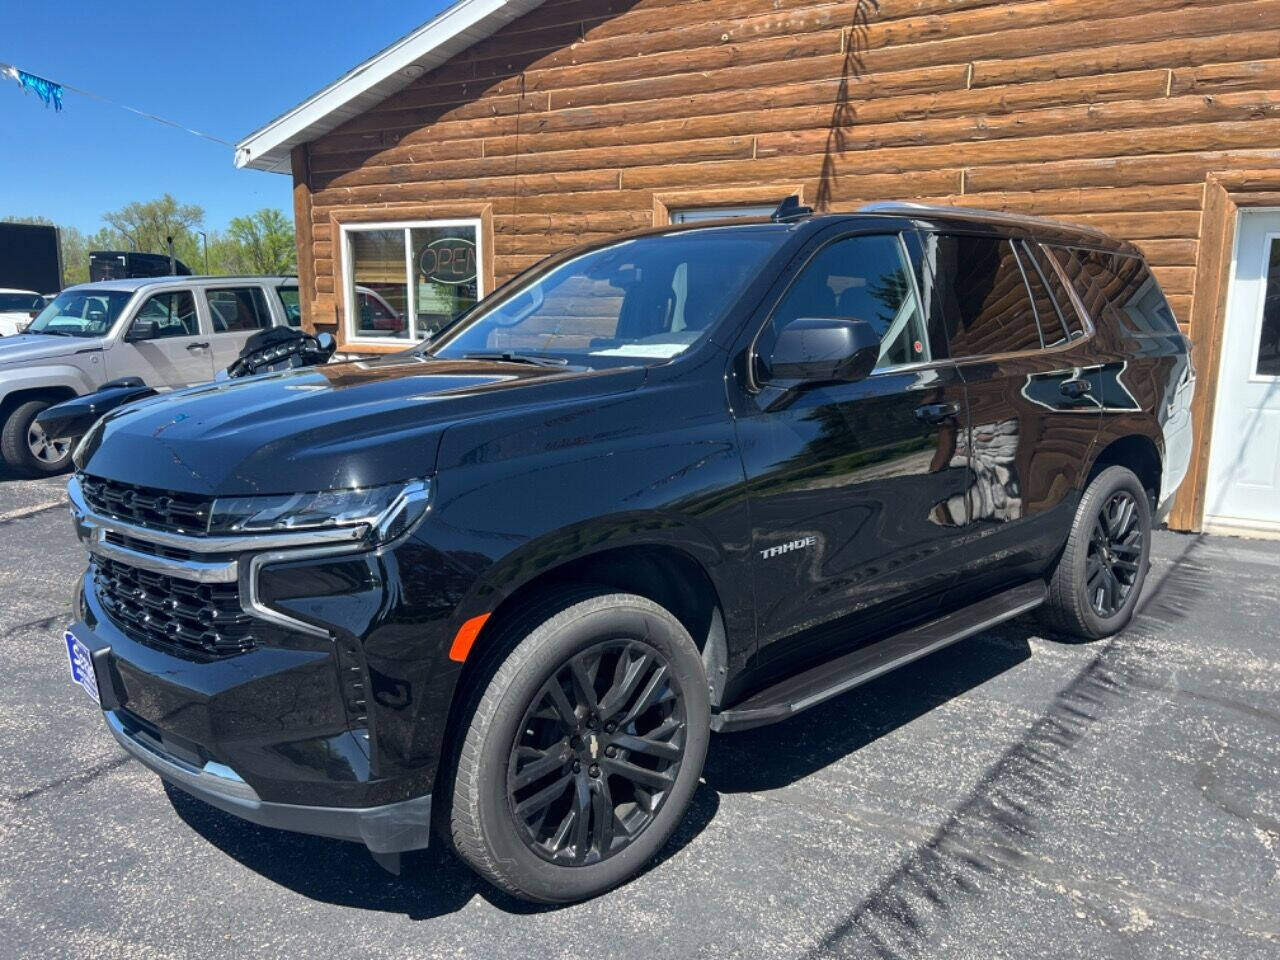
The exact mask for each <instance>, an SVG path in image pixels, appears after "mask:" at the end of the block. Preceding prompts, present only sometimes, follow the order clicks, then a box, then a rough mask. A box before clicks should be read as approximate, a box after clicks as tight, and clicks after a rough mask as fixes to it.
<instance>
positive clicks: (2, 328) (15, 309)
mask: <svg viewBox="0 0 1280 960" xmlns="http://www.w3.org/2000/svg"><path fill="white" fill-rule="evenodd" d="M44 306H45V299H44V297H42V296H40V294H38V293H36V292H35V291H34V290H10V289H0V337H14V336H17V335H18V334H19V333H21V332H22V331H23V330H25V329H26V328H27V324H29V323H30V322H31V321H32V320H34V319H35V318H36V315H37V314H38V313H39V312H40V311H41V310H43V309H44Z"/></svg>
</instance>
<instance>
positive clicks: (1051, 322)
mask: <svg viewBox="0 0 1280 960" xmlns="http://www.w3.org/2000/svg"><path fill="white" fill-rule="evenodd" d="M1014 248H1015V249H1016V250H1017V252H1018V259H1019V260H1020V261H1021V262H1022V275H1023V277H1024V278H1025V279H1026V281H1027V286H1028V287H1029V288H1030V289H1031V305H1032V306H1033V307H1035V311H1036V319H1037V320H1038V321H1040V338H1041V339H1042V340H1043V341H1044V345H1045V346H1046V347H1056V346H1058V345H1059V344H1063V343H1066V342H1067V340H1068V339H1070V334H1069V332H1068V331H1067V324H1066V321H1064V320H1063V319H1062V311H1061V310H1059V309H1058V303H1057V301H1056V300H1055V299H1054V296H1053V294H1052V293H1050V292H1049V287H1048V284H1047V283H1046V281H1045V278H1044V276H1043V275H1042V274H1041V272H1040V267H1039V266H1038V265H1037V264H1036V262H1035V260H1034V259H1033V258H1032V256H1031V254H1030V252H1029V251H1028V250H1027V245H1026V244H1025V243H1024V242H1023V241H1021V240H1019V241H1018V242H1017V243H1016V244H1014Z"/></svg>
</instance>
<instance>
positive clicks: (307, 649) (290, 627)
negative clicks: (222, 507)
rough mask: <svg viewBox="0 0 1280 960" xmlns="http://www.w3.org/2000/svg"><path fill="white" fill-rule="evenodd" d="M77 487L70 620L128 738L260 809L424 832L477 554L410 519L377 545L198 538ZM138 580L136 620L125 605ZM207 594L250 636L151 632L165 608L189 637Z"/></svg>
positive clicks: (371, 831) (282, 819)
mask: <svg viewBox="0 0 1280 960" xmlns="http://www.w3.org/2000/svg"><path fill="white" fill-rule="evenodd" d="M69 492H70V495H71V501H72V520H73V524H74V526H75V529H76V533H77V536H78V537H79V539H80V540H81V541H82V542H83V543H84V544H85V546H86V547H87V548H88V550H89V552H90V554H91V555H92V562H91V564H90V567H89V570H88V571H87V572H86V574H85V575H84V577H83V578H82V580H81V584H80V589H79V591H78V595H77V598H76V602H75V610H76V618H77V622H75V623H73V624H72V625H71V627H70V628H69V629H70V631H71V632H72V633H73V634H75V635H76V637H77V638H79V639H80V640H81V642H82V643H83V644H84V646H85V647H86V648H88V650H89V651H90V653H91V656H92V658H93V660H94V663H95V670H96V672H97V674H98V679H99V690H100V692H101V694H102V706H103V708H104V709H105V711H106V713H107V723H108V726H109V727H110V728H111V730H112V733H113V735H114V736H115V737H116V739H117V740H118V741H119V742H120V743H121V744H122V746H124V747H125V749H126V750H128V751H129V753H130V754H132V755H133V756H135V757H136V758H137V759H139V760H140V761H141V762H143V763H144V764H145V765H146V766H148V767H149V768H151V769H152V770H154V771H155V772H156V773H158V774H159V775H160V776H161V777H162V778H164V779H165V780H166V781H168V782H170V783H172V784H173V785H175V786H177V787H178V788H179V789H182V790H184V791H186V792H187V793H190V794H192V795H194V796H196V797H198V798H200V799H202V800H204V801H206V802H207V803H209V804H211V805H213V806H215V807H218V808H219V809H222V810H224V811H226V812H229V813H232V814H234V815H236V816H240V817H242V818H244V819H246V820H250V821H253V822H255V823H260V824H264V825H267V826H272V827H279V828H283V829H289V830H296V831H300V832H305V833H312V834H318V835H322V836H330V837H338V838H341V839H346V840H354V841H357V842H361V843H364V844H366V845H367V846H368V847H369V849H370V850H371V851H373V852H374V853H375V854H382V853H396V852H402V851H406V850H412V849H418V848H421V847H424V846H426V845H427V842H428V839H429V832H430V811H431V793H432V791H433V788H434V783H435V778H436V771H437V769H438V767H439V763H440V758H441V755H442V751H443V740H444V733H445V729H446V721H447V717H448V712H449V710H450V707H451V703H452V695H453V690H454V685H455V683H456V679H457V675H458V670H459V667H460V665H459V664H456V663H453V662H452V661H450V660H449V659H448V657H447V650H448V642H449V640H448V638H449V636H450V635H451V633H450V631H449V625H450V622H451V621H450V618H451V616H452V614H453V611H454V609H455V607H456V605H457V603H458V599H459V595H460V594H461V592H462V591H463V589H464V588H465V586H467V585H469V584H470V582H471V581H470V578H469V577H467V576H465V571H460V572H451V571H453V570H454V567H455V566H456V565H454V564H452V563H451V562H450V561H449V560H448V558H444V557H442V556H441V555H440V554H439V553H438V552H437V551H436V550H434V549H433V548H431V547H429V546H427V545H426V544H424V543H422V542H420V541H418V540H416V539H415V538H414V536H412V535H410V536H408V537H406V538H404V539H402V540H400V541H397V542H396V543H394V544H392V545H390V546H388V547H386V548H384V549H378V550H370V549H368V548H362V547H361V545H360V544H358V543H327V544H317V543H310V542H294V539H293V538H292V537H291V536H290V535H281V537H256V536H255V537H252V538H249V537H242V538H239V539H236V540H234V541H231V540H229V539H227V538H213V537H194V536H188V535H181V534H174V533H166V532H164V531H161V530H156V529H152V528H143V527H140V526H138V525H136V524H130V523H127V522H124V521H121V520H119V519H118V518H115V517H112V516H107V515H104V514H103V513H96V512H94V511H93V510H91V509H89V507H88V506H87V504H86V503H85V500H84V498H83V496H81V490H80V489H79V485H78V484H77V483H76V482H75V481H73V482H72V484H71V485H70V486H69ZM307 536H308V537H310V536H311V535H310V534H308V535H307ZM120 567H125V568H127V573H126V574H120V573H119V571H118V568H120ZM130 597H136V598H139V599H137V600H136V604H135V605H136V606H137V607H138V610H137V611H136V612H137V613H141V614H146V616H145V617H143V618H142V625H141V626H140V625H139V623H138V622H135V621H136V620H137V618H136V617H132V616H122V615H121V609H120V605H121V603H122V598H123V600H124V601H128V599H129V598H130ZM143 604H145V607H143ZM170 609H172V610H174V611H176V612H175V613H173V614H172V616H170V615H169V614H168V612H167V611H168V610H170ZM204 610H208V611H209V612H210V614H211V616H212V617H213V618H215V619H214V621H213V622H216V623H226V622H228V621H227V620H225V619H217V618H222V617H224V616H234V617H236V618H238V620H237V621H236V622H239V623H246V624H248V626H247V628H246V630H247V636H246V637H239V636H238V637H237V639H238V642H241V647H240V649H239V650H238V651H237V650H235V649H233V650H231V651H229V652H228V651H224V650H223V649H222V648H221V647H219V648H217V649H215V650H206V649H200V650H195V651H192V650H191V649H189V646H182V645H180V644H179V643H178V642H176V641H175V642H169V641H168V634H164V635H161V636H159V637H157V635H156V634H157V630H156V629H155V625H156V624H160V625H164V624H167V623H169V622H170V621H174V622H176V626H177V627H178V628H179V632H178V633H176V634H175V636H177V637H178V638H179V639H181V640H182V641H183V642H184V643H185V638H186V636H187V634H186V633H183V632H182V631H186V630H187V629H188V627H189V626H190V625H191V624H192V622H193V618H194V617H196V616H197V615H199V614H201V612H202V611H204ZM242 614H247V615H249V619H246V618H245V617H244V616H242ZM202 622H203V621H202ZM223 636H226V634H223Z"/></svg>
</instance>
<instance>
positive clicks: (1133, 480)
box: [1043, 466, 1151, 640]
mask: <svg viewBox="0 0 1280 960" xmlns="http://www.w3.org/2000/svg"><path fill="white" fill-rule="evenodd" d="M1150 554H1151V504H1150V501H1149V500H1148V498H1147V492H1146V491H1145V490H1144V489H1143V488H1142V483H1141V481H1139V480H1138V478H1137V477H1136V476H1135V475H1134V473H1133V471H1131V470H1129V469H1128V468H1127V467H1121V466H1113V467H1107V468H1106V469H1105V470H1103V471H1102V472H1101V473H1099V474H1098V475H1097V476H1096V477H1094V478H1093V481H1092V482H1091V483H1090V484H1089V486H1088V488H1087V489H1086V490H1085V492H1084V496H1083V497H1081V499H1080V505H1079V506H1078V507H1077V508H1076V516H1075V521H1074V522H1073V523H1072V526H1071V535H1070V537H1069V538H1068V539H1067V545H1066V547H1065V548H1064V549H1063V551H1062V556H1061V557H1060V558H1059V560H1058V565H1057V567H1056V568H1055V570H1054V572H1053V575H1052V576H1051V577H1050V579H1049V599H1048V602H1047V603H1046V604H1045V606H1044V608H1043V610H1044V613H1045V616H1046V619H1047V620H1048V622H1049V624H1050V625H1051V626H1053V627H1054V628H1056V629H1058V630H1062V631H1063V632H1065V633H1070V634H1074V635H1076V636H1078V637H1083V638H1085V639H1090V640H1094V639H1098V638H1100V637H1106V636H1110V635H1111V634H1113V633H1118V632H1119V631H1121V630H1123V629H1124V628H1125V627H1126V626H1127V625H1128V623H1129V621H1130V619H1132V617H1133V611H1134V608H1135V607H1136V606H1137V604H1138V595H1139V594H1140V593H1141V592H1142V584H1143V582H1144V581H1145V580H1146V575H1147V564H1148V561H1149V559H1150Z"/></svg>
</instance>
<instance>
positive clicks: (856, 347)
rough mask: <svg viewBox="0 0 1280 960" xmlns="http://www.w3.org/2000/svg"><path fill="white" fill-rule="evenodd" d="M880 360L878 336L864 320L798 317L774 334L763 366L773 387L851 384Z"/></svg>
mask: <svg viewBox="0 0 1280 960" xmlns="http://www.w3.org/2000/svg"><path fill="white" fill-rule="evenodd" d="M879 359H880V335H879V334H878V333H876V330H875V328H874V327H873V326H871V324H869V323H867V321H865V320H841V319H838V318H835V317H801V318H799V319H797V320H792V321H791V322H790V323H789V324H787V325H786V326H785V327H783V328H782V332H781V333H779V334H778V342H777V343H776V344H774V347H773V353H772V354H770V356H769V359H768V362H767V364H766V368H767V377H766V379H767V380H768V381H769V382H770V384H773V385H775V386H798V385H800V384H801V383H852V382H854V381H856V380H862V379H864V378H865V377H866V376H867V375H868V374H869V373H871V371H872V370H874V369H875V366H876V362H877V361H878V360H879Z"/></svg>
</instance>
